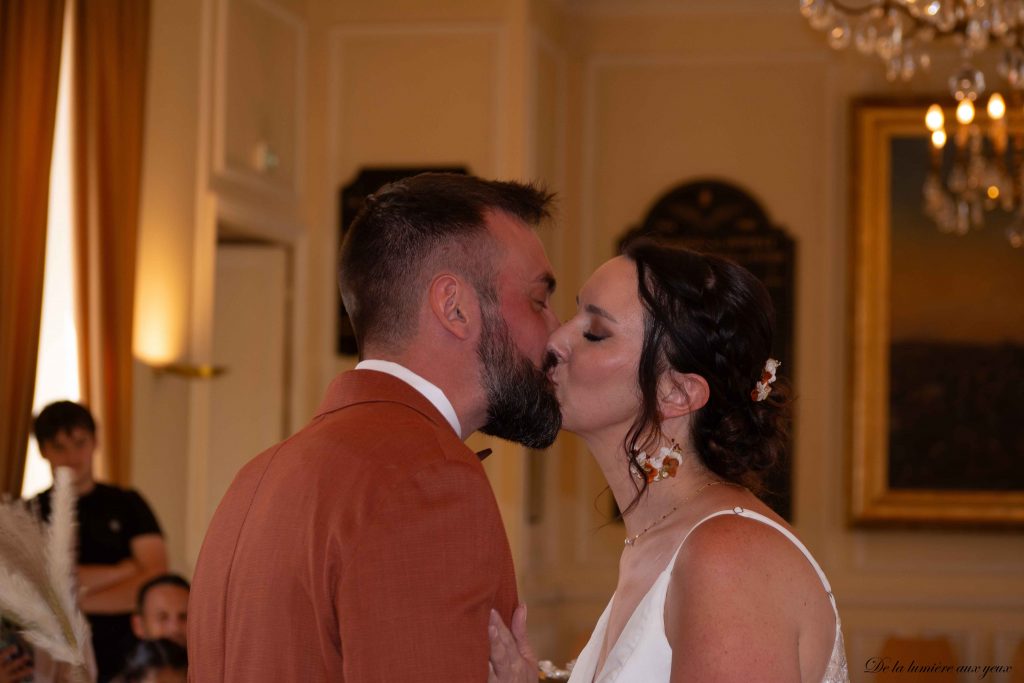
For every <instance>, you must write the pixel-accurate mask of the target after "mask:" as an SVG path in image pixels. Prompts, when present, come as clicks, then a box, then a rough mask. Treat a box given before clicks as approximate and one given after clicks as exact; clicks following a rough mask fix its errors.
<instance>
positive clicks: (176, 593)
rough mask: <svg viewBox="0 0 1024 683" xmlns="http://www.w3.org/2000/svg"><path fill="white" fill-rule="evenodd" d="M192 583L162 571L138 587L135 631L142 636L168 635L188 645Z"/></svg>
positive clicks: (176, 641)
mask: <svg viewBox="0 0 1024 683" xmlns="http://www.w3.org/2000/svg"><path fill="white" fill-rule="evenodd" d="M189 588H190V586H189V583H188V581H186V580H185V579H183V578H182V577H180V576H178V575H177V574H161V575H160V576H158V577H156V578H155V579H150V580H149V581H148V582H147V583H146V584H145V585H143V586H142V588H140V589H139V602H138V605H137V606H136V610H135V614H133V615H132V632H133V633H134V634H135V637H136V638H138V639H139V640H156V639H157V638H166V639H167V640H173V641H174V642H175V643H177V644H178V645H181V646H182V647H185V631H186V629H185V623H186V617H187V616H188V592H189Z"/></svg>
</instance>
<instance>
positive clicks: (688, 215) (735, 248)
mask: <svg viewBox="0 0 1024 683" xmlns="http://www.w3.org/2000/svg"><path fill="white" fill-rule="evenodd" d="M641 235H643V236H648V237H654V238H657V239H659V240H664V241H669V242H671V243H675V244H679V245H682V246H685V247H688V248H690V249H696V250H698V251H703V252H707V253H712V254H717V255H720V256H724V257H726V258H729V259H732V260H733V261H735V262H737V263H739V264H740V265H742V266H743V267H744V268H746V269H747V270H749V271H750V272H752V273H753V274H754V275H755V276H757V277H758V278H759V279H760V280H761V282H763V283H764V284H765V286H766V287H767V288H768V292H769V294H771V297H772V304H773V305H774V307H775V339H774V341H773V348H772V355H773V357H775V358H778V359H779V360H781V361H782V368H781V369H780V370H779V372H780V374H782V375H785V376H786V377H787V379H788V380H789V382H790V383H791V384H793V382H794V380H793V376H794V375H793V373H794V370H795V369H796V368H795V362H794V359H795V351H794V347H793V341H794V340H793V333H794V319H795V311H794V307H793V289H794V273H795V268H796V246H795V243H794V241H793V239H792V238H791V237H790V236H789V235H787V234H786V232H785V231H784V230H783V229H782V228H781V227H779V226H777V225H775V224H773V223H772V222H771V220H770V219H769V218H768V215H767V213H766V212H765V210H764V209H763V208H762V207H761V205H760V203H759V202H758V201H757V200H756V199H754V198H753V197H752V196H750V195H749V194H748V193H747V192H745V191H743V190H742V189H740V188H739V187H737V186H735V185H732V184H730V183H727V182H723V181H720V180H697V181H693V182H689V183H685V184H683V185H679V186H677V187H675V188H673V189H672V190H670V191H669V192H667V193H666V194H664V195H663V196H662V197H660V198H659V199H658V200H657V201H656V202H655V203H654V206H653V207H652V208H651V209H650V211H648V212H647V216H646V217H645V218H644V220H643V222H642V223H641V224H640V225H638V226H636V227H634V228H632V229H631V230H629V231H628V232H626V234H624V235H623V236H622V238H621V239H620V240H619V245H618V246H619V248H620V249H621V248H622V246H623V245H624V244H625V243H626V242H627V241H628V240H630V239H632V238H634V237H638V236H641ZM787 453H788V456H789V457H788V458H787V459H786V462H785V463H784V464H783V466H782V467H780V468H779V469H778V470H777V471H776V472H775V474H774V475H773V476H772V477H770V478H769V479H768V481H766V482H765V485H766V494H765V495H764V496H763V497H764V499H765V502H766V503H768V504H769V505H771V507H772V508H773V509H774V510H775V511H776V512H778V513H779V514H780V515H781V516H782V517H784V518H786V519H788V520H791V519H792V458H793V443H792V439H790V443H789V444H788V448H787Z"/></svg>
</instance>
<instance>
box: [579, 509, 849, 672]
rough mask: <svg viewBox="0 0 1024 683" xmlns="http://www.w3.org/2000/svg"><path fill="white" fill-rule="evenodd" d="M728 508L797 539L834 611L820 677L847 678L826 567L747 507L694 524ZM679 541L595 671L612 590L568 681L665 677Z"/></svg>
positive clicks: (669, 662) (668, 667) (668, 664)
mask: <svg viewBox="0 0 1024 683" xmlns="http://www.w3.org/2000/svg"><path fill="white" fill-rule="evenodd" d="M733 514H735V515H739V516H740V517H744V518H746V519H752V520H756V521H758V522H761V523H763V524H767V525H768V526H770V527H772V528H774V529H776V530H778V531H779V533H781V534H782V535H784V536H785V537H786V538H788V539H789V540H790V541H792V542H793V544H794V545H796V547H797V548H798V549H799V550H800V552H802V553H803V554H804V557H806V558H807V561H808V562H810V563H811V566H812V567H814V571H816V572H817V573H818V578H820V579H821V583H822V585H823V586H824V588H825V592H826V593H827V594H828V597H829V600H830V601H831V602H832V610H833V611H834V612H835V615H836V634H835V640H834V642H833V645H832V656H831V658H830V659H829V663H828V668H827V669H826V670H825V676H824V678H822V683H849V680H850V674H849V671H848V669H847V665H846V651H845V650H844V648H843V631H842V628H841V625H840V622H839V611H838V610H836V600H835V598H834V597H833V595H832V587H831V586H830V585H829V583H828V579H826V578H825V573H824V572H822V571H821V567H819V566H818V563H817V562H816V561H815V560H814V557H813V556H812V555H811V553H810V552H809V551H808V550H807V548H806V547H804V544H803V543H801V542H800V541H799V539H797V537H796V536H794V535H793V534H792V533H790V532H789V530H788V529H786V528H785V527H783V526H782V525H780V524H779V523H777V522H775V521H774V520H772V519H770V518H768V517H765V516H764V515H762V514H760V513H758V512H754V511H752V510H747V509H745V508H741V507H735V508H732V509H730V510H719V511H718V512H714V513H712V514H710V515H708V516H707V517H705V518H704V519H702V520H700V521H699V522H697V524H695V525H694V527H693V528H694V529H696V528H697V527H698V526H700V525H701V524H703V523H704V522H706V521H708V520H709V519H712V518H714V517H718V516H721V515H733ZM690 533H693V529H691V530H690V532H689V533H688V534H687V536H689V534H690ZM683 543H686V538H684V539H683V542H682V543H680V544H679V547H678V548H676V551H675V554H673V555H672V559H671V560H670V561H669V563H668V566H667V567H665V570H664V571H663V572H662V573H661V574H659V575H658V578H657V579H655V581H654V584H653V585H652V586H651V588H650V590H649V591H647V595H645V596H644V597H643V599H642V600H641V601H640V604H638V605H637V607H636V609H635V610H634V611H633V614H632V615H630V617H629V621H627V622H626V626H625V628H624V629H623V630H622V633H621V635H619V639H618V640H617V641H615V645H614V646H613V647H612V649H611V650H610V651H609V652H608V656H607V657H606V658H605V662H604V667H603V668H602V669H601V671H600V672H598V671H596V669H597V659H598V657H599V656H600V653H601V646H602V644H603V643H604V640H605V633H606V631H607V629H608V615H609V614H610V613H611V609H612V603H613V602H614V601H615V596H614V595H613V596H612V599H611V601H609V603H608V606H607V607H606V608H605V610H604V614H602V615H601V618H600V619H599V620H598V622H597V626H596V627H595V628H594V633H593V634H592V635H591V636H590V641H589V642H588V643H587V646H586V647H585V648H583V652H581V653H580V656H579V657H578V658H577V660H576V665H575V667H573V670H572V675H571V676H570V677H569V683H668V681H669V677H670V672H671V669H672V647H671V646H670V645H669V643H668V639H667V638H666V637H665V596H666V595H667V594H668V584H669V579H670V578H671V576H672V568H673V567H674V566H675V564H676V558H677V557H678V556H679V550H680V549H681V548H682V547H683Z"/></svg>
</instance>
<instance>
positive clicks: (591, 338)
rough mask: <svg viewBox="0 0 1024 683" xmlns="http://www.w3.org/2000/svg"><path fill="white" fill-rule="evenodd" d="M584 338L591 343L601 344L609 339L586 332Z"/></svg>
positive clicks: (606, 336) (605, 336)
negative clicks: (600, 342)
mask: <svg viewBox="0 0 1024 683" xmlns="http://www.w3.org/2000/svg"><path fill="white" fill-rule="evenodd" d="M583 338H584V339H586V340H587V341H591V342H599V341H601V340H603V339H607V338H608V335H601V334H594V333H593V332H584V333H583Z"/></svg>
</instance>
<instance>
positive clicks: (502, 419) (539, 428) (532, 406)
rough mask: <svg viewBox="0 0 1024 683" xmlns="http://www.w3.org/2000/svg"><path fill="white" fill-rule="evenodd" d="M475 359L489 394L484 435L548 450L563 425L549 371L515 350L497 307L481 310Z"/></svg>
mask: <svg viewBox="0 0 1024 683" xmlns="http://www.w3.org/2000/svg"><path fill="white" fill-rule="evenodd" d="M477 357H479V358H480V363H481V365H482V367H483V370H482V376H483V385H484V391H485V392H486V394H487V423H486V424H485V425H484V426H483V427H482V428H481V429H480V431H482V432H483V433H484V434H490V435H491V436H497V437H500V438H502V439H508V440H509V441H515V442H516V443H521V444H523V445H524V446H526V447H527V448H547V447H548V446H550V445H551V444H552V442H554V440H555V437H556V436H558V430H559V429H560V428H561V427H562V411H561V408H560V407H559V405H558V399H557V398H555V392H554V388H553V387H552V386H551V382H550V380H548V378H547V375H546V374H545V373H544V372H542V371H541V370H538V369H537V368H535V367H534V366H533V363H531V362H530V359H529V358H526V357H525V356H523V355H522V354H521V353H519V350H518V349H517V348H516V344H515V341H514V340H513V339H512V335H511V334H510V333H509V330H508V325H507V324H506V323H505V320H504V319H503V318H502V317H501V314H500V313H497V312H496V311H484V314H483V329H482V330H481V334H480V344H479V346H477Z"/></svg>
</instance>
